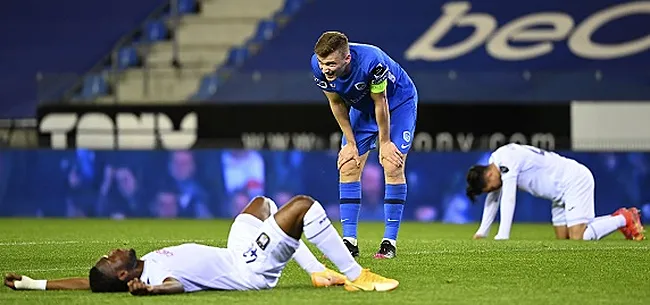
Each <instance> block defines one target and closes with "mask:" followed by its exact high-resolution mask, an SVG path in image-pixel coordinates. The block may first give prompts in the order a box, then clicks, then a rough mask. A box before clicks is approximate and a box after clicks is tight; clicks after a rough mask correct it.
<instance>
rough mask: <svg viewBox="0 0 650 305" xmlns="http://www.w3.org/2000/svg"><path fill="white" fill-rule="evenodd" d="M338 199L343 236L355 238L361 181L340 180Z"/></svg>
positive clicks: (359, 207)
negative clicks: (343, 181)
mask: <svg viewBox="0 0 650 305" xmlns="http://www.w3.org/2000/svg"><path fill="white" fill-rule="evenodd" d="M339 199H340V203H341V205H340V211H341V226H342V227H343V237H351V238H354V239H356V238H357V223H358V222H359V210H360V209H361V182H358V181H357V182H345V183H342V182H340V183H339Z"/></svg>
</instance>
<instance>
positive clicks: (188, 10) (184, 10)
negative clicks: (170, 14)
mask: <svg viewBox="0 0 650 305" xmlns="http://www.w3.org/2000/svg"><path fill="white" fill-rule="evenodd" d="M196 10H197V5H196V0H178V12H179V13H180V14H182V15H184V14H192V13H196Z"/></svg>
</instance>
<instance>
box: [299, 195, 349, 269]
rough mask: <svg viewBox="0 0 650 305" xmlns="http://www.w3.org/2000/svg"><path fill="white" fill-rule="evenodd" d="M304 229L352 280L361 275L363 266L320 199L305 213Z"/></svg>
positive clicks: (313, 241)
mask: <svg viewBox="0 0 650 305" xmlns="http://www.w3.org/2000/svg"><path fill="white" fill-rule="evenodd" d="M303 231H304V233H305V236H306V237H307V240H309V241H310V242H312V243H313V244H314V245H316V247H318V249H320V250H321V251H322V252H323V253H324V254H325V255H326V256H327V258H329V259H330V260H331V261H332V262H333V263H334V265H336V267H337V268H338V269H339V270H340V271H341V272H342V273H343V274H345V276H346V277H347V278H348V279H349V280H350V281H354V280H356V279H357V278H358V277H359V275H361V266H360V265H359V264H358V263H357V262H356V261H355V260H354V258H353V257H352V255H351V254H350V251H348V249H347V248H346V247H345V244H343V239H342V238H341V236H339V233H338V232H337V231H336V229H334V227H333V226H332V222H331V221H330V220H329V218H327V214H326V213H325V209H323V206H322V205H321V204H320V203H319V202H318V201H315V202H314V203H313V204H312V206H311V207H310V208H309V210H308V211H307V213H305V217H304V219H303Z"/></svg>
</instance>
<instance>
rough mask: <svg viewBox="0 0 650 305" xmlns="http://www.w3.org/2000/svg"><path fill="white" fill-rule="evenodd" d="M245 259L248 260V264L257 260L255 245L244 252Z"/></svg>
mask: <svg viewBox="0 0 650 305" xmlns="http://www.w3.org/2000/svg"><path fill="white" fill-rule="evenodd" d="M244 258H245V259H246V263H247V264H250V263H252V262H254V261H255V260H256V259H257V247H255V245H253V246H251V247H250V248H248V250H247V251H246V252H244Z"/></svg>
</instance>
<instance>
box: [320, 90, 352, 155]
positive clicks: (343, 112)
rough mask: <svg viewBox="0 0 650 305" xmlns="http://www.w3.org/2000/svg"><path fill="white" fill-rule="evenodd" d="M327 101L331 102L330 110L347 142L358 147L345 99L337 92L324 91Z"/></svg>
mask: <svg viewBox="0 0 650 305" xmlns="http://www.w3.org/2000/svg"><path fill="white" fill-rule="evenodd" d="M323 93H325V96H327V100H329V102H330V108H331V109H332V114H333V115H334V118H335V119H336V122H337V123H338V124H339V127H340V128H341V132H343V136H345V140H346V141H347V142H348V144H351V145H356V140H355V139H354V133H353V132H352V125H351V124H350V114H349V111H348V107H346V106H345V102H344V101H343V99H342V98H341V97H340V96H339V95H338V93H335V92H328V91H325V90H323Z"/></svg>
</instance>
